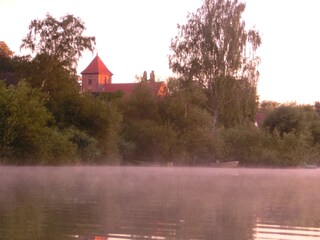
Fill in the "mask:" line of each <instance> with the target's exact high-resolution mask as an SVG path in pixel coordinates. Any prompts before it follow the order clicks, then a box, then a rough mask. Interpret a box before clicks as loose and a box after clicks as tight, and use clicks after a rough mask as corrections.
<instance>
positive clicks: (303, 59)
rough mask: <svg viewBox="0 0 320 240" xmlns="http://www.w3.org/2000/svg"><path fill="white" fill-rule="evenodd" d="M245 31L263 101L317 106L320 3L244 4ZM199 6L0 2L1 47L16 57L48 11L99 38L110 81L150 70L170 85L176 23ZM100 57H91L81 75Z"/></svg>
mask: <svg viewBox="0 0 320 240" xmlns="http://www.w3.org/2000/svg"><path fill="white" fill-rule="evenodd" d="M244 1H245V2H246V4H247V8H246V12H245V15H244V18H245V21H246V23H247V26H248V27H250V28H252V27H253V26H254V25H255V28H256V29H257V30H258V31H259V32H260V34H261V36H262V41H263V43H262V46H261V48H260V50H259V52H258V53H259V55H260V57H261V64H260V67H259V70H260V73H261V75H260V80H259V83H258V93H259V95H260V100H275V101H279V102H288V101H297V102H298V103H313V102H314V101H317V100H320V88H319V89H318V87H320V82H319V81H320V76H319V71H318V69H319V65H320V61H319V60H318V59H319V56H320V26H319V24H320V14H319V13H318V11H319V7H320V1H318V0H304V1H298V0H244ZM201 3H202V0H112V1H111V0H105V1H102V0H91V1H83V0H55V1H44V0H29V1H24V0H0V23H1V27H0V41H1V40H2V41H5V42H6V43H7V44H8V46H9V47H10V49H11V50H13V51H14V52H15V53H16V54H17V55H21V54H24V52H20V50H19V47H20V45H21V39H22V38H23V37H24V36H25V35H26V34H27V32H28V26H29V24H30V22H31V20H33V19H36V18H39V19H43V18H44V17H45V14H46V13H50V14H52V15H53V17H56V18H59V17H61V16H63V15H65V14H67V13H69V14H73V15H74V16H76V17H80V18H81V19H82V20H83V21H84V23H85V26H86V28H87V30H86V32H85V34H86V35H90V36H95V37H96V40H97V50H98V53H99V56H100V57H101V59H102V60H103V61H104V63H105V64H106V65H107V67H108V68H109V69H110V71H111V72H112V73H113V74H114V77H113V82H133V81H135V76H136V75H142V73H143V71H144V70H146V71H147V72H148V73H150V71H151V70H154V71H155V74H156V76H157V77H159V78H160V79H162V80H165V79H166V78H167V77H168V76H170V75H172V73H171V71H170V69H169V67H168V55H169V54H170V49H169V46H170V42H171V39H172V38H173V37H175V36H176V35H177V33H178V31H177V24H178V23H180V24H183V23H185V22H186V17H187V14H188V12H193V11H195V10H196V9H197V8H198V7H200V6H201ZM94 56H95V55H92V54H91V53H89V52H86V53H85V54H84V55H83V58H82V59H81V60H80V61H79V66H78V72H79V73H80V72H81V71H82V70H83V69H84V68H85V67H86V66H87V65H88V64H89V63H90V62H91V60H92V59H93V57H94Z"/></svg>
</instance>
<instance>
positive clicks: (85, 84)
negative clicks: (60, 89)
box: [81, 54, 113, 92]
mask: <svg viewBox="0 0 320 240" xmlns="http://www.w3.org/2000/svg"><path fill="white" fill-rule="evenodd" d="M81 75H82V91H83V92H103V91H105V87H106V85H107V84H111V83H112V75H113V74H112V73H111V72H110V71H109V69H108V68H107V67H106V65H104V63H103V62H102V60H101V59H100V58H99V56H98V54H97V55H96V57H95V58H94V59H93V60H92V62H91V63H90V64H89V65H88V67H87V68H86V69H85V70H83V71H82V72H81Z"/></svg>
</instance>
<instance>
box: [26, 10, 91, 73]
mask: <svg viewBox="0 0 320 240" xmlns="http://www.w3.org/2000/svg"><path fill="white" fill-rule="evenodd" d="M84 30H85V26H84V23H83V22H82V20H81V19H80V18H77V17H74V16H73V15H70V14H67V15H65V16H63V17H61V19H60V21H59V20H57V19H55V18H54V17H52V16H51V15H50V14H47V15H46V18H45V19H43V20H39V19H35V20H33V21H31V23H30V25H29V33H28V34H27V36H26V37H25V38H24V39H23V40H22V45H21V47H22V48H28V49H30V50H31V51H32V52H35V53H37V54H40V55H41V54H44V55H48V56H51V57H52V58H53V59H54V61H58V62H59V63H60V64H62V65H63V66H64V67H65V68H66V69H68V70H69V71H72V72H75V68H76V65H77V62H78V59H79V58H80V57H81V56H82V52H83V51H84V50H86V49H88V50H90V51H93V49H94V44H95V37H85V36H82V34H83V31H84Z"/></svg>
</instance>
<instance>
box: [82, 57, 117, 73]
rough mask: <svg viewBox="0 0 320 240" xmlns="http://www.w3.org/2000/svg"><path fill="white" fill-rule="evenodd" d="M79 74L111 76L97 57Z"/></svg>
mask: <svg viewBox="0 0 320 240" xmlns="http://www.w3.org/2000/svg"><path fill="white" fill-rule="evenodd" d="M81 74H107V75H111V76H112V75H113V74H112V72H110V71H109V69H108V68H107V67H106V65H104V63H103V62H102V60H101V59H100V58H99V56H98V55H97V56H96V57H95V58H94V59H93V60H92V62H91V63H90V64H89V66H88V67H87V68H86V69H85V70H83V71H82V72H81Z"/></svg>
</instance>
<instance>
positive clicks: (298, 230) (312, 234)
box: [254, 223, 320, 240]
mask: <svg viewBox="0 0 320 240" xmlns="http://www.w3.org/2000/svg"><path fill="white" fill-rule="evenodd" d="M254 239H255V240H266V239H281V240H300V239H305V240H313V239H317V240H319V239H320V228H313V227H294V226H280V225H271V224H262V223H257V225H256V227H255V228H254Z"/></svg>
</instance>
